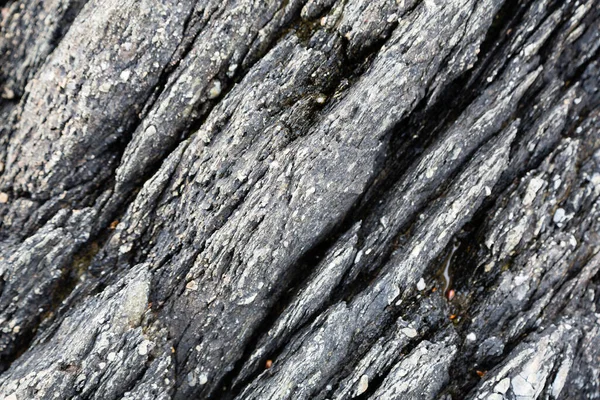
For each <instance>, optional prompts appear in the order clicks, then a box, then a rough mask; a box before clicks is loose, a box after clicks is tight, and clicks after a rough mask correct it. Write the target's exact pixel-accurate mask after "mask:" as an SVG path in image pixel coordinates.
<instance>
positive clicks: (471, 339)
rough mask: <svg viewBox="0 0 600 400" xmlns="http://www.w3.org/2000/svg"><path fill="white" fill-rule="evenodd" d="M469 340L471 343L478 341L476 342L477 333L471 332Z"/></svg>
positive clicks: (468, 336)
mask: <svg viewBox="0 0 600 400" xmlns="http://www.w3.org/2000/svg"><path fill="white" fill-rule="evenodd" d="M467 340H468V341H469V342H474V341H476V340H477V336H476V335H475V333H474V332H471V333H469V334H468V335H467Z"/></svg>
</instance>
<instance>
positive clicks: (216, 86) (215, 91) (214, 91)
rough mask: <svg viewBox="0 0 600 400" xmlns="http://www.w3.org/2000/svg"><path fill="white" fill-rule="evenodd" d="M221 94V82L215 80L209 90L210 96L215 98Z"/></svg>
mask: <svg viewBox="0 0 600 400" xmlns="http://www.w3.org/2000/svg"><path fill="white" fill-rule="evenodd" d="M220 94H221V82H220V81H217V80H215V81H214V82H213V84H212V87H211V88H210V90H209V91H208V98H209V99H215V98H217V97H219V95H220Z"/></svg>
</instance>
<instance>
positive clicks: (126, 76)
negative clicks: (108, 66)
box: [119, 69, 131, 82]
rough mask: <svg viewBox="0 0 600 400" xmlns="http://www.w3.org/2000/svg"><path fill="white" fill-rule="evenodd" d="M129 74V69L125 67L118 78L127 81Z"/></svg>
mask: <svg viewBox="0 0 600 400" xmlns="http://www.w3.org/2000/svg"><path fill="white" fill-rule="evenodd" d="M130 76H131V71H129V70H128V69H126V70H125V71H123V72H121V75H119V78H121V80H122V81H123V82H127V81H128V80H129V77H130Z"/></svg>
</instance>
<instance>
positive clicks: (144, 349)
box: [137, 340, 150, 356]
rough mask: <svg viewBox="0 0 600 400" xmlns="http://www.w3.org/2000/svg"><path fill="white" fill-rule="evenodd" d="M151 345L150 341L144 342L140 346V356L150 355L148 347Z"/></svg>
mask: <svg viewBox="0 0 600 400" xmlns="http://www.w3.org/2000/svg"><path fill="white" fill-rule="evenodd" d="M149 345H150V341H149V340H144V341H142V343H140V344H139V346H138V349H137V350H138V354H139V355H140V356H145V355H146V354H148V346H149Z"/></svg>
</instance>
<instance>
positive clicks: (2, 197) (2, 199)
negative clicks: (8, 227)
mask: <svg viewBox="0 0 600 400" xmlns="http://www.w3.org/2000/svg"><path fill="white" fill-rule="evenodd" d="M0 203H2V204H6V203H8V195H7V194H6V193H4V192H0Z"/></svg>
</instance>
